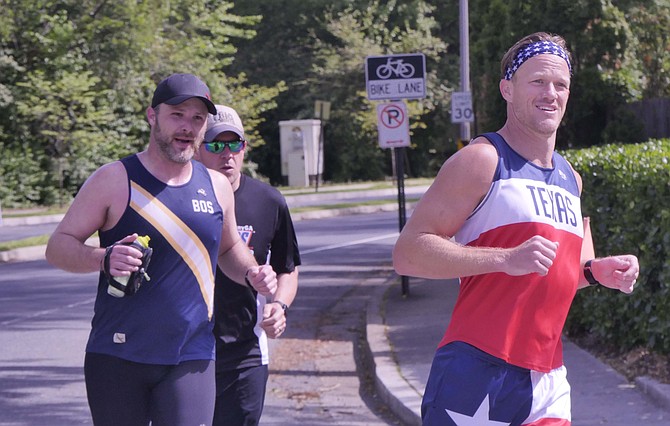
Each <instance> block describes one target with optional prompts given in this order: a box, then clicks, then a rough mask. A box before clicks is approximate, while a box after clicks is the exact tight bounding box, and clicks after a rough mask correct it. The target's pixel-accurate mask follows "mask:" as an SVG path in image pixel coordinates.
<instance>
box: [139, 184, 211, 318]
mask: <svg viewBox="0 0 670 426" xmlns="http://www.w3.org/2000/svg"><path fill="white" fill-rule="evenodd" d="M130 207H131V208H132V209H133V210H135V211H136V212H137V213H138V214H139V215H140V216H142V217H143V218H144V219H146V220H147V221H148V222H149V223H151V225H152V226H153V227H154V228H156V229H157V230H158V232H160V234H161V235H162V236H163V237H164V238H165V239H166V240H167V241H168V242H169V243H170V245H171V246H172V248H174V249H175V251H176V252H177V253H179V255H180V256H181V257H182V259H184V262H186V264H187V265H188V267H189V268H190V269H191V271H193V275H195V278H196V280H197V281H198V285H199V286H200V292H201V293H202V297H203V299H204V300H205V304H206V305H207V312H208V316H209V319H212V314H213V312H214V309H213V305H214V274H213V271H212V264H211V260H210V258H209V253H208V252H207V249H206V248H205V245H204V244H203V243H202V241H200V238H198V236H197V235H196V234H195V233H194V232H193V231H192V230H191V229H190V228H189V227H188V226H187V225H186V224H185V223H184V222H182V220H181V219H179V218H178V217H177V216H176V215H175V214H174V213H172V211H171V210H170V209H169V208H168V207H167V206H166V205H165V204H163V203H161V202H160V201H159V200H158V199H156V198H155V197H154V196H153V195H151V194H150V193H149V192H147V191H146V190H145V189H144V188H142V187H141V186H139V185H138V184H137V183H135V182H133V181H131V182H130ZM157 255H159V256H160V254H157Z"/></svg>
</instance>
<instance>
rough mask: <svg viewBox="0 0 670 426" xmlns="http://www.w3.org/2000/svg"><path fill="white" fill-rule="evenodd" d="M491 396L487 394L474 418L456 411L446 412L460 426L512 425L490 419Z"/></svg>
mask: <svg viewBox="0 0 670 426" xmlns="http://www.w3.org/2000/svg"><path fill="white" fill-rule="evenodd" d="M489 410H490V407H489V395H488V394H486V398H484V400H483V401H482V403H481V405H480V406H479V408H477V412H475V414H474V415H472V416H466V415H465V414H461V413H457V412H455V411H449V410H447V409H446V408H445V409H444V411H446V412H447V414H448V415H449V417H451V420H453V421H454V423H456V424H457V425H458V426H487V425H490V426H503V425H504V426H509V425H510V423H505V422H496V421H495V420H491V419H489Z"/></svg>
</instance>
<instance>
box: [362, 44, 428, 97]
mask: <svg viewBox="0 0 670 426" xmlns="http://www.w3.org/2000/svg"><path fill="white" fill-rule="evenodd" d="M425 74H426V57H425V56H424V55H423V53H407V54H400V55H386V56H368V57H367V58H366V60H365V84H366V87H367V92H368V99H370V100H372V101H377V100H384V99H419V98H425V97H426V80H425Z"/></svg>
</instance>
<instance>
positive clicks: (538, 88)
mask: <svg viewBox="0 0 670 426" xmlns="http://www.w3.org/2000/svg"><path fill="white" fill-rule="evenodd" d="M571 75H572V66H571V63H570V53H569V52H568V50H567V47H566V43H565V40H564V39H563V38H562V37H560V36H557V35H552V34H547V33H535V34H531V35H529V36H526V37H524V38H523V39H521V40H519V41H518V42H517V43H516V44H515V45H514V46H512V47H511V48H510V49H509V50H508V51H507V53H505V55H504V56H503V59H502V67H501V80H500V93H501V94H502V97H503V98H504V100H505V101H506V103H507V121H506V122H505V124H504V126H503V127H502V128H501V129H500V130H498V131H497V132H495V133H487V134H484V135H481V136H478V137H476V138H474V139H473V140H472V141H471V142H470V143H469V144H468V145H467V146H466V147H464V148H463V149H461V150H460V151H458V153H456V154H455V155H453V156H452V157H451V158H449V159H448V160H447V161H446V162H445V163H444V165H443V166H442V168H441V170H440V171H439V173H438V175H437V177H436V178H435V181H434V182H433V184H432V185H431V187H430V188H429V189H428V191H427V192H426V194H425V195H424V196H423V197H422V199H421V201H420V202H419V203H418V205H417V206H416V209H415V211H414V212H413V214H412V216H411V218H410V219H409V220H408V222H407V225H406V226H405V227H404V229H403V230H402V232H401V234H400V236H399V238H398V241H397V242H396V245H395V247H394V250H393V265H394V267H395V270H396V271H397V272H398V273H399V274H401V275H409V276H416V277H425V278H432V279H447V278H460V287H459V295H458V299H457V302H456V306H455V308H454V312H453V315H452V317H451V320H450V322H449V325H448V327H447V330H446V332H445V335H444V337H443V339H442V341H441V342H440V343H439V345H438V349H437V351H436V353H435V356H434V358H433V364H432V367H431V371H430V374H429V378H428V383H427V384H426V390H425V393H424V396H423V402H422V407H421V414H422V419H423V424H424V425H440V426H445V425H459V424H482V425H483V424H500V425H503V424H504V425H535V426H540V425H548V424H551V425H570V424H571V412H570V386H569V384H568V382H567V379H566V369H565V366H564V365H563V351H562V347H561V334H562V330H563V326H564V323H565V319H566V316H567V314H568V310H569V307H570V304H571V303H572V299H573V297H574V295H575V293H576V291H577V289H579V288H583V287H587V286H589V285H598V284H600V285H603V286H606V287H609V288H613V289H616V290H620V291H622V292H624V293H630V292H632V291H633V287H634V285H635V280H636V279H637V276H638V273H639V264H638V260H637V258H636V257H635V256H633V255H616V256H609V257H604V258H594V257H595V254H594V250H593V241H592V240H591V233H590V227H589V223H588V218H582V212H581V206H580V194H581V191H582V181H581V178H580V176H579V174H578V173H577V172H576V171H575V170H573V168H572V166H571V165H570V164H569V163H568V162H567V161H566V160H565V159H564V158H563V157H562V156H560V155H559V154H558V153H557V152H555V150H554V148H555V143H556V131H557V129H558V127H559V125H560V123H561V120H562V118H563V115H564V113H565V108H566V105H567V102H568V97H569V94H570V80H571Z"/></svg>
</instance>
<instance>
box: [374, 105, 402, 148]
mask: <svg viewBox="0 0 670 426" xmlns="http://www.w3.org/2000/svg"><path fill="white" fill-rule="evenodd" d="M377 130H378V132H379V146H380V147H382V148H400V147H403V146H409V143H410V140H409V116H408V115H407V105H405V103H404V102H402V101H397V102H388V103H381V104H377Z"/></svg>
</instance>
